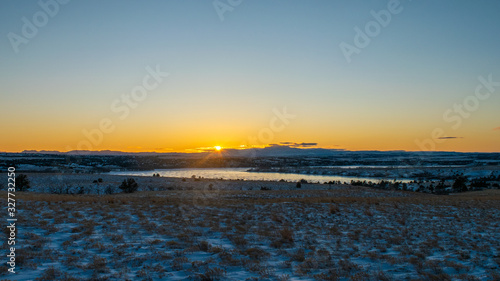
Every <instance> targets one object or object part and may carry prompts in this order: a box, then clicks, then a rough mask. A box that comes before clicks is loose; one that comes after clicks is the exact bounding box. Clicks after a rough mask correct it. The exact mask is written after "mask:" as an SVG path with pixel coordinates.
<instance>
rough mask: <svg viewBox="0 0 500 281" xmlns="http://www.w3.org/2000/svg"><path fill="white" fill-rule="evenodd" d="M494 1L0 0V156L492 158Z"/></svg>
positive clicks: (496, 46) (499, 139)
mask: <svg viewBox="0 0 500 281" xmlns="http://www.w3.org/2000/svg"><path fill="white" fill-rule="evenodd" d="M499 14H500V2H499V1H496V0H490V1H456V0H454V1H452V0H445V1H430V0H422V1H410V0H405V1H403V0H402V1H395V0H391V1H366V0H365V1H357V0H354V1H347V0H344V1H326V0H325V1H296V0H286V1H285V0H281V1H280V0H273V1H264V0H252V1H249V0H220V1H219V0H218V1H189V0H186V1H92V0H90V1H77V0H72V1H68V0H64V1H63V0H59V2H58V1H56V0H40V1H14V0H8V1H1V2H0V31H1V32H0V34H1V36H2V37H1V38H0V95H1V103H0V118H1V120H2V122H1V125H0V126H1V127H0V128H1V132H2V133H1V138H0V151H7V152H19V151H23V150H33V149H34V150H59V151H68V150H75V149H85V150H121V151H130V152H138V151H157V152H193V151H199V150H204V149H206V148H211V147H215V146H221V147H223V148H247V147H263V146H268V145H270V144H280V143H282V144H283V145H286V143H317V146H315V147H322V148H336V149H347V150H408V151H420V150H439V151H463V152H469V151H477V152H479V151H481V152H483V151H484V152H500V114H499V112H500V111H499V110H498V109H499V108H500V83H499V82H500V52H498V50H500V32H499V28H500V16H498V15H499Z"/></svg>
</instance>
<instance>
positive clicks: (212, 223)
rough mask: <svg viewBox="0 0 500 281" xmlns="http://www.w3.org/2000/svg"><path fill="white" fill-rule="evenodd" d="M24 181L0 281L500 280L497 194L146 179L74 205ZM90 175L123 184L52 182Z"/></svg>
mask: <svg viewBox="0 0 500 281" xmlns="http://www.w3.org/2000/svg"><path fill="white" fill-rule="evenodd" d="M29 177H30V179H31V180H32V184H33V186H34V187H33V191H32V192H24V193H21V192H18V193H17V197H16V198H17V200H18V201H17V206H16V207H17V209H18V214H17V216H18V219H19V221H18V222H17V231H18V232H17V237H18V238H17V239H18V243H17V244H16V247H17V250H16V257H17V260H16V272H17V273H15V274H11V273H8V272H7V267H6V266H5V265H3V266H2V267H3V268H2V270H1V273H2V274H3V275H1V276H0V279H6V280H499V279H500V274H499V273H498V272H499V271H500V231H499V230H500V192H499V190H488V191H482V192H470V193H463V194H460V195H449V196H436V195H429V194H421V193H412V192H402V191H382V190H376V189H369V188H364V187H353V186H347V185H319V184H305V185H303V188H301V189H297V188H295V184H294V183H270V182H248V181H245V182H243V181H221V180H197V181H195V180H194V179H187V180H184V181H183V180H181V179H168V178H149V177H144V178H136V179H137V182H138V183H139V185H140V186H141V190H140V191H138V192H136V193H132V194H121V193H120V194H112V195H96V194H91V195H71V194H47V193H41V192H35V191H43V190H48V189H50V188H51V187H53V186H54V184H57V181H56V180H54V182H51V181H50V179H54V176H53V175H52V176H51V175H47V174H40V175H36V174H32V175H29ZM97 177H102V178H103V184H101V185H100V186H101V187H104V186H106V185H113V186H115V185H118V184H119V183H120V182H121V180H123V178H124V177H119V176H104V175H103V176H99V175H97V176H96V175H62V176H60V177H59V180H60V179H61V178H62V179H64V181H63V183H64V185H70V186H78V185H82V184H87V185H88V186H94V187H95V184H92V181H91V180H92V179H93V178H97ZM59 182H61V181H59ZM263 186H265V187H268V188H270V189H271V190H261V187H263ZM98 188H99V187H98ZM6 197H7V196H6V194H5V192H2V193H1V198H2V204H4V205H5V206H6V200H5V198H6ZM1 235H2V236H1V237H0V239H1V241H2V242H1V243H2V246H3V248H4V249H6V250H5V251H7V248H8V246H7V245H6V244H7V243H6V241H7V235H8V231H7V230H6V231H3V232H2V234H1Z"/></svg>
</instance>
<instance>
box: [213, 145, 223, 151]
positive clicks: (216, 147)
mask: <svg viewBox="0 0 500 281" xmlns="http://www.w3.org/2000/svg"><path fill="white" fill-rule="evenodd" d="M214 148H215V150H217V151H220V150H221V149H222V146H218V145H217V146H214Z"/></svg>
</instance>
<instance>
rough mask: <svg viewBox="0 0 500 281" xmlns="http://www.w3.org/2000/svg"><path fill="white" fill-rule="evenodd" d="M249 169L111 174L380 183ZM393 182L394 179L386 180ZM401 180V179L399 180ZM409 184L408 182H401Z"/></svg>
mask: <svg viewBox="0 0 500 281" xmlns="http://www.w3.org/2000/svg"><path fill="white" fill-rule="evenodd" d="M248 169H249V168H186V169H159V170H152V171H121V172H111V173H110V174H112V175H130V176H152V175H153V174H156V173H158V174H160V176H162V177H174V178H190V177H191V176H196V177H202V178H207V179H220V178H223V179H226V180H238V179H240V180H264V181H279V180H281V179H283V180H286V181H292V182H293V181H299V180H301V179H305V180H307V181H308V182H320V183H324V182H329V181H341V182H351V180H361V181H364V180H366V181H372V182H378V181H380V180H381V179H380V178H376V179H374V178H364V177H345V176H331V175H303V174H289V173H257V172H247V170H248ZM386 180H393V179H386ZM398 180H399V179H398ZM401 181H403V182H408V180H401Z"/></svg>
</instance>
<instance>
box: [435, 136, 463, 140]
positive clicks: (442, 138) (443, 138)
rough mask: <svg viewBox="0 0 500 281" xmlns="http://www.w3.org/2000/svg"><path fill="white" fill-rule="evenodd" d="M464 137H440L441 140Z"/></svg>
mask: <svg viewBox="0 0 500 281" xmlns="http://www.w3.org/2000/svg"><path fill="white" fill-rule="evenodd" d="M463 138H464V137H440V138H438V139H440V140H451V139H463Z"/></svg>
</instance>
